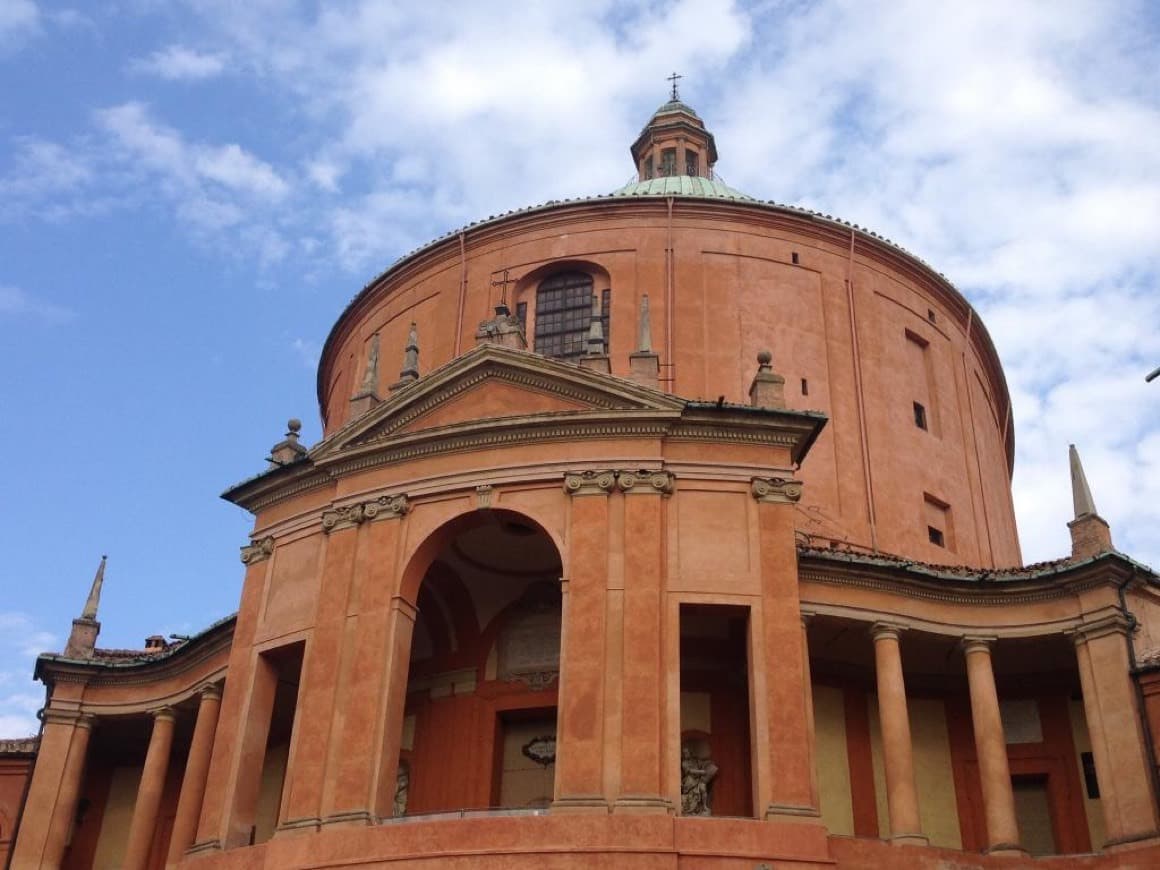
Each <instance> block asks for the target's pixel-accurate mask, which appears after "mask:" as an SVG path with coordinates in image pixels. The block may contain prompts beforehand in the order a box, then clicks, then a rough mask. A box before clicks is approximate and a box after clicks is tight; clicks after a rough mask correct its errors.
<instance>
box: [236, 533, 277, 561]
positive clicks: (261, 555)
mask: <svg viewBox="0 0 1160 870" xmlns="http://www.w3.org/2000/svg"><path fill="white" fill-rule="evenodd" d="M273 554H274V539H273V538H272V537H270V536H269V535H267V536H266V537H264V538H257V539H256V540H253V541H251V542H250V543H249V544H247V545H246V546H244V547H242V564H243V565H246V566H249V565H256V564H258V563H259V562H264V561H266V560H267V559H269V558H270V556H272V555H273Z"/></svg>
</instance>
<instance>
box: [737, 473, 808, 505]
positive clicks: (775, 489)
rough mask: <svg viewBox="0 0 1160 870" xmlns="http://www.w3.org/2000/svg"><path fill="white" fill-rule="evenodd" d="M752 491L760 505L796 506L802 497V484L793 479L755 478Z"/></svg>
mask: <svg viewBox="0 0 1160 870" xmlns="http://www.w3.org/2000/svg"><path fill="white" fill-rule="evenodd" d="M750 491H751V492H752V493H753V497H754V498H755V499H757V501H758V503H760V504H796V503H797V502H798V501H799V500H801V497H802V482H801V481H800V480H795V479H793V478H791V477H755V478H753V480H752V481H751V483H750Z"/></svg>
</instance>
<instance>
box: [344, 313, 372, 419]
mask: <svg viewBox="0 0 1160 870" xmlns="http://www.w3.org/2000/svg"><path fill="white" fill-rule="evenodd" d="M378 403H379V334H378V333H377V332H376V333H375V334H374V335H372V336H371V340H370V347H369V348H368V349H367V366H366V368H365V369H364V370H363V379H362V383H361V384H360V385H359V388H358V392H357V393H355V394H354V395H353V396H351V397H350V419H351V420H354V419H356V418H357V417H361V416H362V415H363V414H365V413H366V412H367V411H369V410H370V409H371V408H373V407H374V406H375V405H377V404H378Z"/></svg>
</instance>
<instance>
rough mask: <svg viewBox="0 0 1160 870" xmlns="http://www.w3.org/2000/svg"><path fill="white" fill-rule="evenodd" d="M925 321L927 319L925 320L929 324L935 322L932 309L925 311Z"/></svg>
mask: <svg viewBox="0 0 1160 870" xmlns="http://www.w3.org/2000/svg"><path fill="white" fill-rule="evenodd" d="M926 319H927V320H929V321H930V322H931V323H934V322H935V316H934V309H933V308H928V309H926Z"/></svg>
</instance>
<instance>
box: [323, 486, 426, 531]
mask: <svg viewBox="0 0 1160 870" xmlns="http://www.w3.org/2000/svg"><path fill="white" fill-rule="evenodd" d="M410 509H411V505H410V503H409V502H408V501H407V496H406V495H403V494H399V495H380V496H379V497H378V498H373V499H371V500H370V501H362V502H358V503H357V504H350V505H343V506H342V507H339V508H332V509H330V510H325V511H323V512H322V531H324V532H326V533H327V534H329V533H331V532H337V531H339V530H340V529H347V528H351V527H352V526H357V525H359V524H360V523H362V522H367V521H371V520H385V519H392V518H399V517H402V516H404V515H405V514H406V513H407V511H409V510H410Z"/></svg>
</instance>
